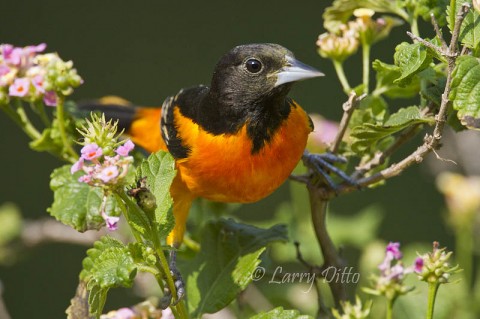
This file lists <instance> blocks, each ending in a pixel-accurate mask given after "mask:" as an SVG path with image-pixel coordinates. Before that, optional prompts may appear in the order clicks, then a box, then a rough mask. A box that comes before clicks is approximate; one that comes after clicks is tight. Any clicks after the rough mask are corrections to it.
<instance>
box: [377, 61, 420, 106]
mask: <svg viewBox="0 0 480 319" xmlns="http://www.w3.org/2000/svg"><path fill="white" fill-rule="evenodd" d="M372 67H373V69H374V70H375V71H376V87H375V90H374V91H373V94H384V95H385V96H388V97H390V98H409V97H412V96H415V95H416V94H418V91H419V89H420V84H419V81H418V79H416V80H415V81H412V82H411V83H410V84H409V85H407V86H404V87H401V86H399V85H398V84H396V83H394V81H395V80H396V79H398V78H399V77H400V76H401V75H402V72H401V70H400V67H398V66H396V65H393V64H387V63H383V62H382V61H380V60H375V61H373V63H372Z"/></svg>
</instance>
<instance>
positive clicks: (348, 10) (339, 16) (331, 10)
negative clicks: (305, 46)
mask: <svg viewBox="0 0 480 319" xmlns="http://www.w3.org/2000/svg"><path fill="white" fill-rule="evenodd" d="M358 8H368V9H372V10H374V11H375V12H379V13H393V14H396V15H398V16H400V17H402V18H403V19H404V20H407V19H408V15H407V13H406V12H405V11H404V10H402V9H401V8H400V7H399V6H398V5H397V4H396V2H395V1H390V0H335V1H333V3H332V5H331V6H330V7H328V8H326V9H325V12H324V14H323V26H324V27H325V29H327V30H328V31H330V32H333V33H336V32H338V31H339V30H340V26H341V25H342V24H344V23H345V22H347V21H348V20H349V19H350V17H351V16H352V14H353V11H355V9H358Z"/></svg>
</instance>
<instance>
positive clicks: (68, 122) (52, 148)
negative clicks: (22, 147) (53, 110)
mask: <svg viewBox="0 0 480 319" xmlns="http://www.w3.org/2000/svg"><path fill="white" fill-rule="evenodd" d="M64 125H65V130H66V133H67V135H68V136H69V138H72V139H76V137H77V135H78V133H77V132H76V129H75V125H74V121H73V120H72V118H71V117H70V116H69V115H66V116H65V119H64ZM29 146H30V148H31V149H32V150H34V151H37V152H51V153H53V154H56V155H59V156H61V154H63V153H64V151H65V150H64V147H65V145H64V144H63V141H62V137H61V134H60V129H59V127H58V119H57V118H55V119H54V120H53V122H52V127H51V128H46V129H44V130H43V132H42V135H41V136H40V137H39V138H38V139H36V140H34V141H31V142H30V143H29Z"/></svg>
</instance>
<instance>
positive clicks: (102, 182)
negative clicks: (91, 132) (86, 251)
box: [70, 140, 135, 230]
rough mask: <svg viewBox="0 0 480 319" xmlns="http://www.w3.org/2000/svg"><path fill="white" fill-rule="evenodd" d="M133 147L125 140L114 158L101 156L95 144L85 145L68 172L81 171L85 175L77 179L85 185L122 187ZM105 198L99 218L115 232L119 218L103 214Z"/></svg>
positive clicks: (99, 148) (130, 161)
mask: <svg viewBox="0 0 480 319" xmlns="http://www.w3.org/2000/svg"><path fill="white" fill-rule="evenodd" d="M134 147H135V145H134V144H133V142H132V141H130V140H127V141H126V142H125V143H124V144H123V145H120V146H118V147H117V149H116V150H115V153H116V155H115V156H107V155H104V154H103V149H102V148H101V147H100V146H98V145H97V144H95V143H91V144H87V145H85V146H84V147H83V148H82V150H81V156H80V158H79V160H78V161H77V162H76V163H75V164H73V165H72V167H71V169H70V172H71V173H72V174H74V173H76V172H79V171H83V172H84V173H85V174H84V175H82V176H80V177H79V178H78V181H79V182H83V183H87V184H89V185H91V186H97V187H103V188H108V187H115V186H120V185H122V182H123V178H124V177H125V176H126V175H127V173H128V170H129V168H130V166H131V163H132V162H133V157H131V156H129V153H130V152H131V151H132V150H133V148H134ZM105 206H106V197H105V198H104V200H103V202H102V206H101V208H100V211H101V216H102V218H103V219H104V220H105V224H106V226H107V228H108V229H110V230H116V229H117V223H118V221H119V217H117V216H109V215H108V214H107V213H106V212H105Z"/></svg>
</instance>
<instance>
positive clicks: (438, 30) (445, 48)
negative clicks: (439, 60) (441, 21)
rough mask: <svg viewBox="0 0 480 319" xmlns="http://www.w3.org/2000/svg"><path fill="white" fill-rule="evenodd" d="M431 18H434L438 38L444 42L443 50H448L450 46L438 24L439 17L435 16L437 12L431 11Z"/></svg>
mask: <svg viewBox="0 0 480 319" xmlns="http://www.w3.org/2000/svg"><path fill="white" fill-rule="evenodd" d="M430 18H431V20H432V24H433V28H434V29H435V33H436V34H437V38H438V39H439V40H440V42H441V43H442V50H443V51H446V50H447V48H448V45H447V42H446V41H445V39H444V38H443V34H442V31H441V30H440V26H439V25H438V22H437V19H436V18H435V14H433V13H430Z"/></svg>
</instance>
